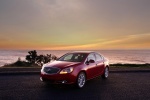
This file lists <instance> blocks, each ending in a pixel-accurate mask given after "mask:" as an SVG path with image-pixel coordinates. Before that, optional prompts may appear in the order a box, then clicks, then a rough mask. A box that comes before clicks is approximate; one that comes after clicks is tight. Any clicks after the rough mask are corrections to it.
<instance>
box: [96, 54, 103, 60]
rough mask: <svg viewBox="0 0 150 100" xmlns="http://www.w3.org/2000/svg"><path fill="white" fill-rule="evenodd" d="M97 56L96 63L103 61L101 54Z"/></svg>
mask: <svg viewBox="0 0 150 100" xmlns="http://www.w3.org/2000/svg"><path fill="white" fill-rule="evenodd" d="M95 56H96V61H101V60H103V58H102V56H100V55H99V54H95Z"/></svg>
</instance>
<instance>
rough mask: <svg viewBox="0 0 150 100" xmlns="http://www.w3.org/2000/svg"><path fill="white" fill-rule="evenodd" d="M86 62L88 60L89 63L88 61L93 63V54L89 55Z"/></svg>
mask: <svg viewBox="0 0 150 100" xmlns="http://www.w3.org/2000/svg"><path fill="white" fill-rule="evenodd" d="M87 60H88V61H89V60H94V61H95V60H96V59H95V56H94V54H89V56H88V58H87Z"/></svg>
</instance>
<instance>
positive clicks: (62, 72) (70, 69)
mask: <svg viewBox="0 0 150 100" xmlns="http://www.w3.org/2000/svg"><path fill="white" fill-rule="evenodd" d="M72 71H73V67H69V68H65V69H63V70H61V72H60V74H67V73H71V72H72Z"/></svg>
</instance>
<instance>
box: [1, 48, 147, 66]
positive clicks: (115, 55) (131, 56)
mask: <svg viewBox="0 0 150 100" xmlns="http://www.w3.org/2000/svg"><path fill="white" fill-rule="evenodd" d="M70 51H71V50H37V54H38V55H39V54H43V55H46V54H53V55H56V56H57V57H60V56H62V55H63V54H65V53H67V52H70ZM96 52H98V53H100V54H102V55H104V56H105V57H106V58H108V59H109V61H110V64H116V63H122V64H145V63H150V50H96ZM26 55H28V50H0V66H3V65H5V64H10V63H13V62H15V61H17V60H18V58H19V57H20V58H21V60H25V57H26Z"/></svg>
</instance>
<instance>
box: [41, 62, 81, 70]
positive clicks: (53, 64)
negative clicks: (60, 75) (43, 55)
mask: <svg viewBox="0 0 150 100" xmlns="http://www.w3.org/2000/svg"><path fill="white" fill-rule="evenodd" d="M80 63H81V62H67V61H54V62H51V63H48V64H45V65H44V67H57V68H61V69H63V68H66V67H70V66H76V65H78V64H80Z"/></svg>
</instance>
